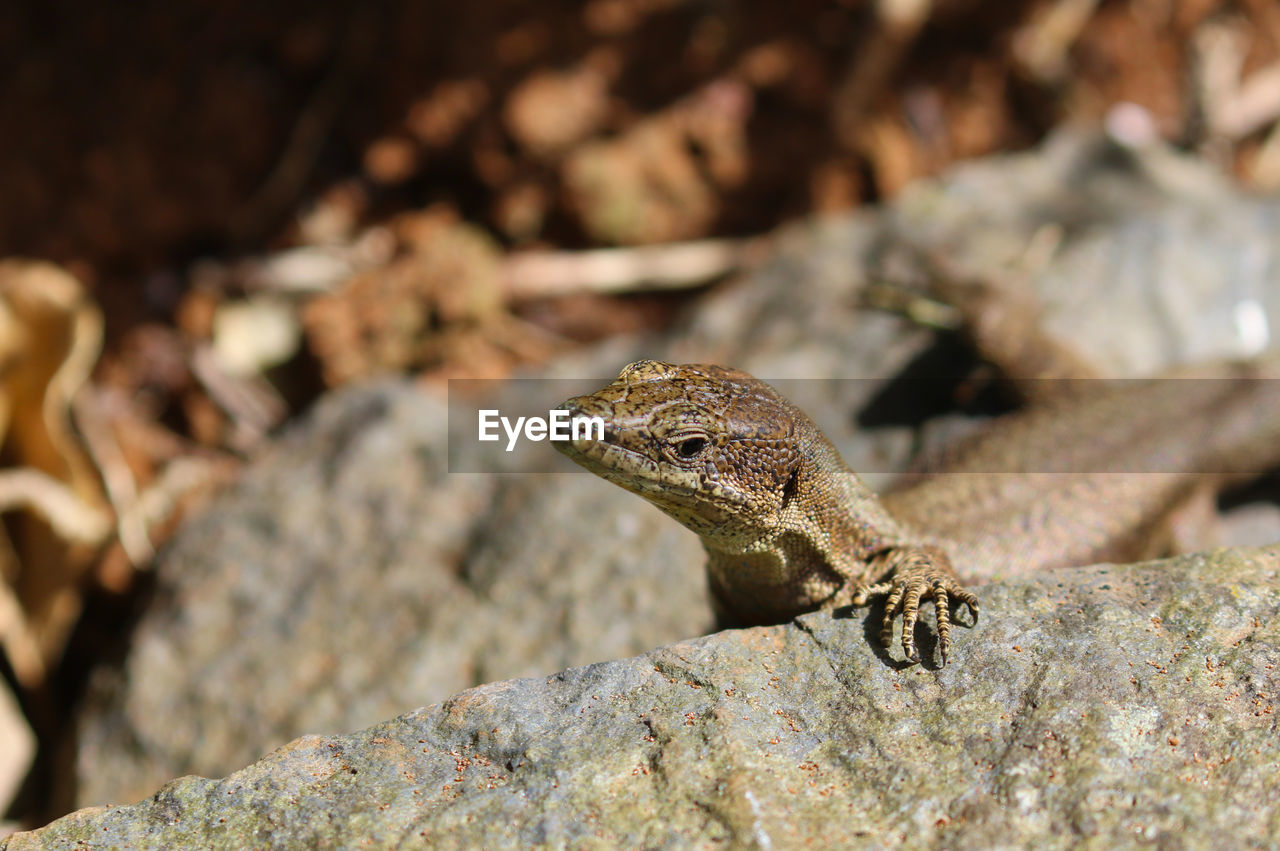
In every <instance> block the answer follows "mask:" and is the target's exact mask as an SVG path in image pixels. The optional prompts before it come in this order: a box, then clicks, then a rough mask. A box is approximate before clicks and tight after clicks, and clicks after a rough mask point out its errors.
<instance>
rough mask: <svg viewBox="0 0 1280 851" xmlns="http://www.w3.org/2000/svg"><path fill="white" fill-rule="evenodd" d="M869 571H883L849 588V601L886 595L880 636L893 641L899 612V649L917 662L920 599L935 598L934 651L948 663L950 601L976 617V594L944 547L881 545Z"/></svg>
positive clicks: (863, 602)
mask: <svg viewBox="0 0 1280 851" xmlns="http://www.w3.org/2000/svg"><path fill="white" fill-rule="evenodd" d="M869 567H870V569H871V575H873V576H881V577H883V578H882V579H881V581H879V582H876V583H874V584H863V585H857V586H854V587H853V588H852V589H851V597H850V602H851V603H852V604H853V605H855V606H865V605H866V604H867V603H868V602H869V601H870V600H871V599H872V598H873V597H880V596H887V597H888V599H887V600H886V601H885V606H884V620H883V621H882V623H881V625H880V642H881V643H882V644H883V645H884V646H885V647H886V648H887V647H889V646H890V645H891V644H892V643H893V622H894V620H895V619H896V618H897V616H898V614H899V613H901V614H902V651H903V653H905V654H906V657H907V660H908V661H910V662H919V661H920V653H919V651H918V650H917V649H916V640H915V626H916V618H917V617H918V616H919V612H920V601H921V600H930V599H931V600H933V605H934V611H935V612H936V617H937V619H938V651H939V653H940V655H941V657H942V664H944V665H945V664H947V650H949V649H950V647H951V607H952V605H955V606H957V607H959V606H960V605H961V604H963V605H965V606H968V608H969V614H970V615H971V616H972V617H973V623H972V624H970V626H972V625H973V624H976V623H977V622H978V598H977V597H975V596H974V595H973V593H972V592H970V591H968V590H966V589H965V588H964V586H962V585H961V584H960V578H959V577H958V576H956V572H955V570H953V569H952V567H951V560H950V559H948V558H947V555H946V553H944V552H942V551H941V550H939V549H936V548H934V547H915V546H902V547H894V548H892V549H889V550H885V551H884V552H882V553H880V554H879V555H877V556H875V558H873V559H872V560H871V562H870V564H869Z"/></svg>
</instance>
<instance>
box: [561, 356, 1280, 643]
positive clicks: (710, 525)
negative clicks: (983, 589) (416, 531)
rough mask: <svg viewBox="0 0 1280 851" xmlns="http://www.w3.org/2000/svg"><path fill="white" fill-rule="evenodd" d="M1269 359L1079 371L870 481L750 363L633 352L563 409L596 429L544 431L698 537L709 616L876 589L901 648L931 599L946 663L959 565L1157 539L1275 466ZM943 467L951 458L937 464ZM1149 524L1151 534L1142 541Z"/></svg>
mask: <svg viewBox="0 0 1280 851" xmlns="http://www.w3.org/2000/svg"><path fill="white" fill-rule="evenodd" d="M1278 367H1280V364H1277V363H1276V362H1275V361H1271V362H1257V363H1240V364H1220V365H1217V366H1215V367H1212V368H1210V369H1204V370H1199V371H1185V372H1184V373H1182V374H1180V375H1179V377H1183V378H1192V377H1200V378H1201V379H1202V380H1174V379H1173V378H1170V377H1164V378H1157V379H1145V380H1131V381H1121V382H1112V383H1108V382H1084V383H1083V384H1084V385H1086V386H1084V387H1083V389H1082V388H1080V387H1077V389H1076V390H1075V391H1074V392H1065V393H1062V394H1060V398H1059V399H1058V400H1057V401H1049V402H1045V403H1043V404H1040V405H1037V406H1035V407H1033V408H1032V409H1030V410H1028V411H1026V412H1020V413H1015V414H1012V415H1010V416H1008V417H1006V418H1004V419H1003V420H999V421H997V424H996V425H994V426H993V427H991V428H990V429H988V430H987V431H986V433H985V434H984V435H980V436H978V438H976V439H974V440H970V441H967V442H965V443H964V444H963V445H962V446H961V447H960V448H959V449H958V450H957V451H956V452H955V453H954V454H953V457H952V458H951V459H950V461H949V463H948V464H947V466H946V467H945V469H944V470H942V471H941V472H940V473H939V474H932V475H930V476H927V477H924V478H921V479H918V480H916V481H913V482H911V483H910V484H908V486H906V487H904V488H903V489H901V490H898V491H895V492H891V493H889V494H887V495H886V496H885V497H884V498H883V499H881V498H879V497H877V495H876V494H875V493H874V492H872V491H871V490H870V489H869V488H868V487H867V486H866V485H865V484H864V483H863V482H862V480H861V479H859V478H858V476H857V475H856V474H855V473H854V472H853V471H851V470H850V469H849V468H848V467H847V466H846V465H845V463H844V460H843V459H842V458H841V456H840V454H839V452H838V451H837V450H836V448H835V447H834V446H833V445H832V444H831V442H830V441H829V440H828V439H827V438H826V437H825V436H824V435H823V434H822V432H821V431H820V430H819V429H818V427H817V426H816V425H814V423H813V422H812V421H811V420H810V419H809V417H807V416H806V415H805V414H804V413H803V412H801V411H800V410H799V409H797V408H796V407H795V406H794V405H792V404H791V403H790V402H788V401H787V400H785V399H784V398H782V397H781V396H780V395H779V394H778V393H777V391H775V390H774V389H773V388H772V387H770V386H769V385H768V384H766V383H765V382H763V381H760V380H759V379H756V378H753V377H751V376H750V375H747V374H746V373H744V372H740V371H738V370H734V369H728V368H725V367H720V366H709V365H685V366H677V365H673V364H669V363H662V362H659V361H652V360H644V361H638V362H636V363H633V364H630V365H629V366H627V367H626V368H625V369H623V370H622V372H621V373H620V374H619V376H618V378H617V380H615V381H614V382H612V383H611V384H609V385H608V386H606V387H604V388H602V389H601V390H599V391H597V392H595V393H592V394H590V395H587V396H579V397H576V398H573V399H569V400H567V401H566V402H564V403H563V405H562V406H561V407H562V408H563V409H565V410H568V411H569V412H570V414H571V416H572V417H577V416H591V417H602V418H603V419H604V422H605V424H606V428H605V434H604V439H603V440H592V439H589V438H581V439H575V440H571V441H564V442H557V443H556V447H557V448H558V449H560V450H561V451H562V452H564V453H565V454H566V455H568V456H569V457H570V458H572V459H573V460H574V461H576V462H577V463H578V464H581V465H582V466H584V467H586V468H587V469H588V470H591V471H592V472H594V473H596V474H597V475H600V476H602V477H604V478H605V479H607V480H609V481H611V482H614V483H615V484H618V485H620V486H622V487H623V488H626V489H627V490H629V491H632V492H633V493H636V494H639V495H640V496H642V497H644V498H645V499H647V500H649V501H650V502H652V503H653V504H654V505H656V506H657V507H658V508H660V509H662V510H663V511H664V512H666V513H667V514H669V515H670V516H672V517H674V518H675V519H676V520H678V521H679V522H681V523H683V524H684V525H685V526H687V527H688V528H690V529H692V530H693V531H694V532H696V533H698V535H699V536H700V537H701V539H702V543H703V546H704V547H705V549H706V551H707V555H708V559H707V574H708V578H709V583H710V588H711V595H712V599H713V601H714V605H715V606H716V609H717V615H718V616H719V619H720V621H721V623H724V624H730V623H735V624H739V625H753V624H763V623H777V622H780V621H784V620H787V619H789V618H791V617H794V616H795V615H797V614H800V613H802V612H807V611H811V610H814V609H832V608H837V607H842V606H848V605H855V606H860V605H864V604H866V603H867V602H868V601H869V600H870V599H872V598H874V597H879V596H887V601H886V603H885V611H884V618H883V621H882V625H881V631H880V639H881V641H882V642H883V643H884V645H885V646H886V647H888V646H889V645H890V644H891V643H892V637H893V624H894V621H895V619H896V617H897V615H899V614H901V615H902V623H903V626H902V637H901V643H902V648H903V652H904V653H905V654H906V657H907V659H908V660H910V661H919V653H918V651H917V649H916V644H915V635H914V634H915V629H914V627H915V623H916V619H917V616H918V613H919V607H920V604H921V602H922V601H925V600H932V601H933V604H934V612H935V617H936V619H937V629H938V648H939V653H940V655H941V659H942V663H943V664H945V663H946V658H947V652H948V650H949V648H950V626H951V617H952V614H951V612H952V608H953V607H959V606H961V605H963V606H967V607H968V609H969V611H970V614H971V615H972V617H973V619H974V621H975V622H976V618H977V611H978V599H977V597H976V596H975V595H974V594H973V593H972V592H971V591H969V590H967V589H966V588H965V587H964V586H963V585H962V584H961V581H960V578H959V575H960V574H964V575H966V576H972V577H976V578H985V577H989V576H991V575H992V574H993V573H996V572H1005V573H1022V572H1027V571H1032V570H1038V569H1043V568H1047V567H1057V566H1065V565H1083V564H1089V563H1093V562H1097V561H1104V560H1133V559H1137V558H1142V557H1150V556H1154V555H1158V554H1160V553H1159V550H1160V549H1161V548H1162V547H1163V546H1164V544H1165V543H1167V542H1168V537H1167V536H1165V537H1164V538H1163V539H1161V536H1160V535H1159V534H1157V533H1158V532H1159V531H1160V530H1161V529H1163V528H1166V527H1167V526H1168V525H1169V523H1170V520H1171V518H1172V516H1173V515H1174V513H1175V511H1176V510H1177V509H1178V508H1179V507H1180V506H1185V505H1186V504H1188V503H1189V502H1191V501H1193V500H1194V499H1195V498H1196V497H1197V495H1204V494H1212V493H1213V492H1214V491H1215V490H1216V489H1218V488H1220V487H1222V486H1223V485H1224V483H1227V482H1231V481H1235V480H1238V479H1240V478H1252V477H1253V476H1255V475H1257V472H1258V471H1259V467H1260V466H1261V467H1262V468H1263V469H1265V466H1266V465H1270V464H1274V463H1277V462H1280V381H1277V380H1259V379H1260V378H1263V377H1265V376H1269V377H1271V378H1277V377H1280V368H1278ZM942 473H945V474H942ZM1153 540H1162V543H1161V544H1158V545H1156V546H1154V547H1153V545H1152V543H1151V542H1152V541H1153Z"/></svg>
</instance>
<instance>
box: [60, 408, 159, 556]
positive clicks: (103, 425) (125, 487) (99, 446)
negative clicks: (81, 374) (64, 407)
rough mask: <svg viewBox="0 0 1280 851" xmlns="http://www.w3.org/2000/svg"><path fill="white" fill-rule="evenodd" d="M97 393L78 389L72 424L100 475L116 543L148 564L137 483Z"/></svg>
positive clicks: (147, 542) (152, 550)
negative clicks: (112, 517) (113, 519)
mask: <svg viewBox="0 0 1280 851" xmlns="http://www.w3.org/2000/svg"><path fill="white" fill-rule="evenodd" d="M105 407H106V406H105V405H104V404H103V400H102V398H101V393H98V392H91V393H81V394H79V395H78V396H77V397H76V400H75V402H74V404H73V406H72V411H73V412H74V413H75V417H76V425H77V426H78V427H79V429H80V434H81V435H82V436H83V437H84V443H85V446H86V447H87V448H88V450H89V455H90V456H91V457H92V458H93V462H94V463H95V464H96V465H97V467H98V472H99V474H100V475H101V476H102V485H103V487H104V488H105V490H106V492H107V499H108V500H109V501H110V503H111V507H112V509H114V510H115V513H116V535H117V536H118V537H119V539H120V546H121V547H123V548H124V552H125V555H126V556H128V557H129V561H130V563H132V564H133V566H134V567H141V566H142V565H146V564H149V563H150V562H151V559H153V558H155V554H156V553H155V548H154V547H153V546H152V545H151V538H150V536H149V535H148V534H147V528H146V526H145V525H143V524H141V523H139V522H138V520H137V516H136V511H135V508H136V506H137V503H138V487H137V482H136V481H135V480H134V477H133V472H132V471H131V470H130V469H129V463H128V461H126V460H125V457H124V453H123V452H121V451H120V445H119V443H118V442H117V441H116V438H115V435H114V434H113V433H112V431H111V428H110V427H109V425H108V422H109V418H108V417H107V416H105V410H104V409H105Z"/></svg>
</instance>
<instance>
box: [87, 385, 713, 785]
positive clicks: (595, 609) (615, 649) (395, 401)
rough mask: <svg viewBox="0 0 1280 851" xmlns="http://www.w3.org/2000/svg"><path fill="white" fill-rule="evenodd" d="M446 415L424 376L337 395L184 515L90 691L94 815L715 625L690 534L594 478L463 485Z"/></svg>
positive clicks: (468, 479)
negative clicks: (284, 747) (199, 508)
mask: <svg viewBox="0 0 1280 851" xmlns="http://www.w3.org/2000/svg"><path fill="white" fill-rule="evenodd" d="M444 421H445V413H444V404H443V402H442V401H441V400H440V399H438V398H436V397H435V396H433V395H431V394H430V393H428V392H426V391H424V390H422V389H419V388H415V387H414V386H413V385H412V384H411V383H409V382H407V381H403V382H386V383H383V384H379V385H376V386H369V387H363V388H356V389H352V390H348V391H344V392H341V393H337V394H334V395H333V396H332V397H331V398H329V399H327V400H326V401H325V402H323V403H322V404H321V405H319V407H318V408H317V409H316V410H315V411H314V412H313V413H312V414H311V415H310V416H309V417H307V418H306V420H305V421H304V422H303V423H301V424H300V426H299V427H298V428H296V429H295V430H294V431H293V432H292V433H291V434H290V435H289V436H288V437H287V438H286V439H284V440H282V441H281V442H280V444H279V445H278V446H276V447H274V448H273V449H272V450H271V451H270V452H268V453H267V454H266V455H265V456H263V457H261V458H259V459H257V460H256V461H255V463H254V465H253V469H252V470H251V471H250V472H249V473H248V474H247V475H246V476H245V477H244V479H243V480H242V481H241V482H240V483H239V484H238V485H237V486H236V487H235V488H233V489H232V490H231V491H230V492H228V493H226V494H224V495H223V496H222V497H221V498H220V499H219V500H218V501H217V503H216V505H214V506H213V507H212V508H210V509H209V510H208V511H206V512H205V513H204V514H202V515H201V516H200V517H198V518H195V519H193V520H192V522H190V523H189V524H187V526H186V527H185V528H184V529H183V531H182V533H181V534H180V535H179V536H178V537H177V538H176V539H175V541H174V543H173V545H172V546H171V547H170V549H169V550H168V551H167V552H166V553H165V554H164V555H163V556H162V559H161V562H162V563H161V566H160V569H159V572H158V575H157V589H156V592H155V594H154V597H153V599H152V601H151V604H150V607H149V609H148V611H147V613H146V614H145V615H144V616H143V618H142V620H141V622H140V623H139V625H138V627H137V629H136V631H135V634H134V636H133V639H132V645H131V647H130V648H129V652H128V654H127V659H126V661H125V663H124V665H123V668H120V669H103V670H100V671H98V672H97V674H96V677H95V680H94V682H93V684H92V688H91V689H90V696H89V701H90V702H89V704H88V705H87V706H86V707H85V709H84V712H83V715H82V718H83V723H82V724H81V726H80V735H79V748H78V751H77V761H78V776H79V780H80V788H79V793H78V799H79V800H80V801H81V802H82V803H89V804H102V803H119V802H123V801H129V800H134V799H136V798H139V797H142V796H144V795H148V794H150V793H151V792H152V791H154V790H155V788H156V787H158V786H159V785H160V784H161V783H164V782H165V781H167V780H169V779H171V778H173V777H175V776H177V775H179V774H184V773H188V772H198V773H202V774H212V775H220V774H225V773H228V772H230V771H234V770H235V769H236V768H239V767H241V766H243V765H245V764H246V763H248V762H251V761H252V760H254V759H257V758H258V757H259V756H261V755H262V754H263V753H265V752H266V751H268V750H271V749H272V748H275V747H278V746H280V745H281V744H283V743H285V742H287V741H288V740H289V739H291V738H294V737H295V736H298V735H301V734H302V733H304V732H318V731H343V730H351V729H357V728H359V727H364V726H367V725H369V724H372V723H374V722H376V721H379V720H381V719H385V718H389V717H392V716H395V715H397V714H399V713H401V712H404V711H405V710H406V709H408V708H410V707H414V706H421V705H423V704H425V703H430V702H433V701H438V700H442V699H444V698H445V697H447V696H448V695H450V694H452V693H454V692H456V691H458V690H460V689H463V688H466V687H467V686H471V685H474V684H476V683H477V682H483V681H486V680H492V679H503V678H507V677H512V676H518V675H528V674H546V673H551V672H554V671H557V670H560V669H561V668H565V667H568V666H570V665H574V664H583V663H586V662H592V661H598V660H600V659H603V658H612V657H619V656H629V655H632V654H635V653H638V652H640V651H642V650H646V649H649V648H651V647H654V646H657V645H659V644H663V643H666V642H670V641H674V640H677V639H680V638H685V637H689V636H691V635H697V634H700V632H705V631H706V630H707V629H708V628H709V627H710V624H711V615H710V609H709V605H708V603H707V601H706V596H705V590H704V581H703V579H702V575H701V563H702V551H701V546H700V545H699V544H698V542H697V538H696V537H695V536H694V535H693V534H692V533H690V532H687V531H685V530H684V529H682V528H680V527H678V526H677V525H676V524H673V523H671V522H669V521H668V520H667V518H665V517H663V516H662V515H661V514H660V513H659V512H658V511H657V510H656V509H653V510H651V511H641V512H637V511H636V510H635V509H636V506H635V505H634V504H633V502H632V500H633V499H634V498H633V497H630V495H629V494H626V493H625V492H622V491H619V490H617V489H616V488H613V487H611V486H610V485H609V484H607V483H606V482H603V481H596V480H594V479H593V478H592V477H590V476H588V475H585V474H584V475H582V476H575V477H573V478H574V479H575V480H576V479H579V478H581V479H582V481H581V482H580V483H579V484H580V485H581V487H574V488H565V487H556V486H555V485H554V482H555V481H556V479H557V478H560V479H561V480H562V479H563V477H546V476H543V477H532V476H512V477H505V478H500V477H496V476H476V475H450V474H449V473H448V472H447V467H446V462H445V454H446V446H445V443H446V441H445V439H444V430H445V428H444V426H445V422H444ZM546 451H547V452H548V453H549V454H554V453H553V452H552V450H551V449H549V448H548V449H547V450H546ZM515 506H524V509H523V510H516V509H515ZM605 533H607V535H608V538H609V539H610V540H612V541H614V542H615V543H616V544H617V546H614V547H611V548H605V549H602V551H600V552H599V553H595V552H593V551H592V550H591V549H590V541H591V540H593V539H594V538H597V537H599V536H601V535H602V534H605Z"/></svg>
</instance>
